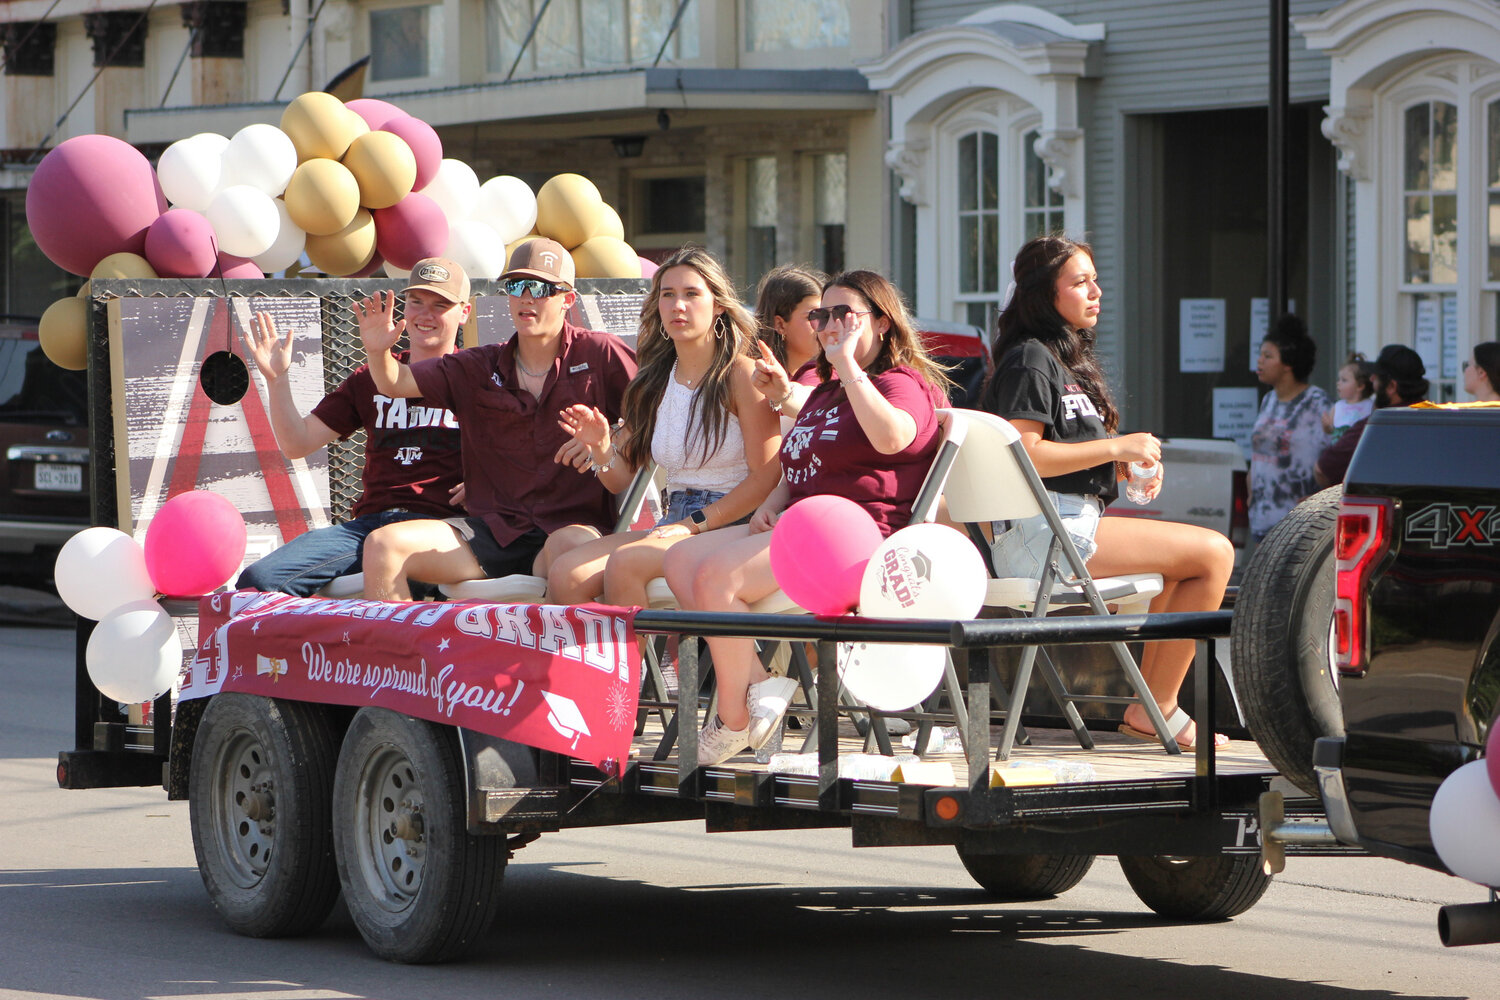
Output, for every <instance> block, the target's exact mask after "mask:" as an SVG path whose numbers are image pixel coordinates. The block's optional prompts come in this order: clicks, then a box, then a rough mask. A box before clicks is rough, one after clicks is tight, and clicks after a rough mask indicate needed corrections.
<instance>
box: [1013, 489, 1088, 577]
mask: <svg viewBox="0 0 1500 1000" xmlns="http://www.w3.org/2000/svg"><path fill="white" fill-rule="evenodd" d="M1047 496H1049V497H1051V498H1052V503H1053V505H1054V506H1055V507H1056V508H1057V513H1058V515H1059V516H1060V517H1061V518H1062V522H1063V525H1064V527H1065V528H1066V529H1067V532H1068V535H1069V536H1070V537H1071V538H1072V539H1073V545H1074V546H1075V547H1076V548H1077V549H1078V554H1079V555H1080V556H1082V557H1083V561H1084V562H1088V560H1089V557H1090V556H1092V555H1093V554H1094V551H1095V550H1096V549H1097V548H1098V547H1099V546H1098V545H1097V544H1096V543H1095V541H1094V532H1095V531H1096V530H1098V528H1099V516H1100V515H1101V514H1102V513H1103V505H1102V504H1101V503H1100V502H1099V498H1098V497H1091V496H1081V495H1079V494H1076V493H1053V492H1052V491H1051V490H1048V491H1047ZM1007 525H1008V526H1009V527H1008V528H1006V526H1007ZM994 528H995V541H994V543H993V544H992V545H991V546H990V558H991V559H992V560H993V562H994V564H995V575H996V576H997V577H1008V576H1015V577H1029V578H1030V579H1033V580H1035V579H1039V578H1040V577H1041V575H1042V567H1043V565H1044V564H1045V563H1046V560H1047V550H1048V548H1049V547H1050V546H1051V544H1052V531H1051V529H1049V528H1048V527H1047V519H1046V518H1045V517H1043V516H1042V515H1041V514H1037V515H1035V516H1033V517H1027V518H1022V519H1021V520H1019V521H996V522H995V525H994ZM1058 568H1059V569H1060V570H1061V571H1062V573H1063V575H1064V576H1065V577H1066V576H1071V575H1072V570H1071V569H1070V567H1069V566H1068V564H1067V560H1066V559H1064V558H1063V556H1062V554H1061V553H1059V554H1058Z"/></svg>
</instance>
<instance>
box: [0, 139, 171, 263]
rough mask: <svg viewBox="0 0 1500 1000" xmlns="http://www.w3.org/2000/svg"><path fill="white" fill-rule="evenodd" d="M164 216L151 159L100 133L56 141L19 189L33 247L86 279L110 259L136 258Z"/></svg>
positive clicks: (159, 190)
mask: <svg viewBox="0 0 1500 1000" xmlns="http://www.w3.org/2000/svg"><path fill="white" fill-rule="evenodd" d="M166 210H167V199H166V196H165V195H163V194H162V193H161V185H160V184H158V183H157V180H156V171H154V170H152V169H151V163H150V161H148V160H147V159H146V158H145V157H144V156H142V155H141V154H140V152H139V151H138V150H136V148H135V147H134V146H132V145H130V144H129V143H127V142H123V141H121V140H119V139H116V138H114V137H113V136H107V135H78V136H74V137H73V138H71V139H68V140H65V141H64V142H62V143H59V144H58V145H57V147H56V148H55V149H53V150H52V151H51V152H50V153H48V154H47V155H46V156H44V157H42V162H41V163H39V164H37V168H36V172H35V173H34V174H32V176H31V183H30V185H29V186H28V187H27V188H26V224H27V225H28V226H30V227H31V235H32V238H33V239H35V240H36V245H37V246H38V247H40V248H41V251H42V253H44V254H46V255H47V259H48V260H50V261H52V263H54V264H56V265H57V266H58V267H60V268H62V269H63V270H64V271H71V272H72V273H74V274H81V275H85V276H87V275H88V274H90V273H92V272H93V270H94V265H96V264H98V263H99V262H100V261H101V260H103V259H104V258H105V257H108V256H109V255H110V254H112V253H133V254H139V253H141V250H142V248H143V247H144V246H145V245H146V230H147V228H148V227H150V225H151V223H153V222H155V221H156V218H157V217H158V216H159V215H161V213H163V212H165V211H166Z"/></svg>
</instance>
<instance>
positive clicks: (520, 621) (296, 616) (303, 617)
mask: <svg viewBox="0 0 1500 1000" xmlns="http://www.w3.org/2000/svg"><path fill="white" fill-rule="evenodd" d="M634 617H635V615H634V612H633V611H630V610H628V609H623V608H614V607H607V606H604V605H597V604H582V605H568V606H563V605H555V604H485V603H480V602H475V601H456V602H431V601H421V602H385V601H364V600H322V599H309V598H300V597H288V596H286V595H285V594H262V593H257V592H255V591H238V592H235V593H232V594H211V595H209V596H207V597H204V598H202V600H201V601H200V602H199V609H198V636H199V647H198V652H197V655H196V656H195V657H194V659H193V661H192V662H191V663H190V664H189V665H188V666H187V667H185V668H184V674H183V678H182V684H181V694H180V696H179V697H180V698H181V699H183V700H187V699H191V698H203V697H207V696H209V695H212V694H216V693H218V692H219V691H242V692H246V693H249V694H259V695H265V696H266V697H270V698H285V699H289V700H292V701H309V702H318V703H321V704H328V705H353V706H359V705H378V706H380V707H382V708H388V709H391V710H392V711H396V712H403V713H405V714H407V715H414V716H416V717H418V718H422V719H427V720H430V721H432V722H438V723H443V724H446V725H453V726H463V727H465V728H467V729H474V730H478V731H479V732H482V733H488V734H490V735H492V736H499V737H502V738H504V739H508V740H515V741H517V742H519V743H525V744H527V745H528V746H534V747H538V748H540V749H542V750H552V751H555V752H557V753H562V754H567V755H568V756H570V757H575V758H577V759H579V760H585V761H588V762H590V763H592V764H593V765H594V766H595V767H598V768H599V769H600V770H602V771H605V772H606V773H616V771H617V768H618V767H619V765H620V764H621V763H622V762H623V761H625V760H626V759H627V758H628V757H629V755H630V744H631V736H632V734H633V733H634V731H635V715H636V706H637V703H638V700H639V697H640V652H639V650H638V649H637V647H636V642H635V629H634V627H633V624H632V623H633V620H634Z"/></svg>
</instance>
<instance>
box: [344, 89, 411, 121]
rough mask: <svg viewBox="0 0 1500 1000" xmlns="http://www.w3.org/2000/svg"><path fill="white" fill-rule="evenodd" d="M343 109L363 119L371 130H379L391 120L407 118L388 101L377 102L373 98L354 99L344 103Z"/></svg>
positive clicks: (404, 113) (403, 112)
mask: <svg viewBox="0 0 1500 1000" xmlns="http://www.w3.org/2000/svg"><path fill="white" fill-rule="evenodd" d="M344 107H346V108H348V109H349V110H350V111H353V112H354V113H355V114H357V115H359V116H360V117H361V118H363V119H364V120H365V124H366V125H368V126H370V128H371V129H378V128H380V126H382V125H384V124H385V123H386V122H388V121H390V120H391V119H392V118H405V117H407V114H406V112H405V111H402V110H401V109H400V108H398V107H396V106H395V105H394V104H392V103H390V102H389V101H379V100H376V99H375V98H373V97H356V98H355V99H354V100H352V101H345V102H344Z"/></svg>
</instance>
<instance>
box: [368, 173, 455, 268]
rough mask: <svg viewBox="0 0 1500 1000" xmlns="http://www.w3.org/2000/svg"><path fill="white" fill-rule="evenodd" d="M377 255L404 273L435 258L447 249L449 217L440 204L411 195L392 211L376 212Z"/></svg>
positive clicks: (417, 194)
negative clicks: (428, 258) (426, 260)
mask: <svg viewBox="0 0 1500 1000" xmlns="http://www.w3.org/2000/svg"><path fill="white" fill-rule="evenodd" d="M372 214H373V215H374V216H375V252H376V254H377V255H378V256H380V257H384V258H385V259H386V260H388V261H390V262H391V263H392V264H395V265H396V266H397V267H399V268H401V270H403V271H410V270H411V269H412V268H413V267H414V266H416V263H417V261H419V260H421V259H422V258H423V257H436V256H438V255H439V254H441V253H442V252H443V248H444V247H446V246H447V245H448V217H447V216H446V215H444V214H443V210H442V208H441V207H439V206H438V203H437V202H435V201H433V200H432V199H431V198H429V197H427V196H426V195H425V194H419V193H417V192H415V191H414V192H412V193H411V194H409V195H407V196H406V197H405V198H402V199H401V200H400V201H398V202H396V204H394V205H392V206H391V207H390V208H377V209H375V211H374V212H373V213H372Z"/></svg>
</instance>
